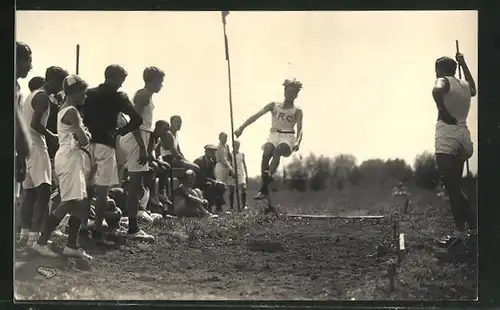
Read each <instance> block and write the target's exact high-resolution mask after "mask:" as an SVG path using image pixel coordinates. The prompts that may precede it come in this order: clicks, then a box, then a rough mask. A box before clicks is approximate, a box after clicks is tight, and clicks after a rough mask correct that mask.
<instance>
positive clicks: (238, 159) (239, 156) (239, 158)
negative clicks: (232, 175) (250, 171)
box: [233, 152, 246, 180]
mask: <svg viewBox="0 0 500 310" xmlns="http://www.w3.org/2000/svg"><path fill="white" fill-rule="evenodd" d="M243 158H245V154H244V153H241V152H238V153H236V154H235V155H234V156H233V163H236V170H237V173H238V180H245V178H246V174H245V168H244V167H243Z"/></svg>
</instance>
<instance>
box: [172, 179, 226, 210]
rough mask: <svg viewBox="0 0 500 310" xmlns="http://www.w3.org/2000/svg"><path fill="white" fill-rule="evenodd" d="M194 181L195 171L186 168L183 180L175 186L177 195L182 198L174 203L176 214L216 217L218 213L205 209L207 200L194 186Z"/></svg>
mask: <svg viewBox="0 0 500 310" xmlns="http://www.w3.org/2000/svg"><path fill="white" fill-rule="evenodd" d="M195 183H196V175H195V173H194V172H193V171H192V170H187V171H186V173H185V177H184V182H183V183H182V184H181V185H180V186H179V187H178V188H177V191H178V195H179V197H182V200H180V201H179V202H178V203H177V204H176V205H175V213H176V215H177V216H186V217H208V218H217V217H218V215H216V214H212V213H210V212H209V211H208V210H207V208H208V204H209V202H208V200H206V199H204V198H203V194H202V192H201V190H200V189H199V188H195V187H194V186H195Z"/></svg>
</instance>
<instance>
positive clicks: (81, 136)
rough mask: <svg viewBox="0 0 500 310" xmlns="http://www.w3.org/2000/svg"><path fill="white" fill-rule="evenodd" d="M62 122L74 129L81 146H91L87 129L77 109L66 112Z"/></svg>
mask: <svg viewBox="0 0 500 310" xmlns="http://www.w3.org/2000/svg"><path fill="white" fill-rule="evenodd" d="M61 121H62V122H63V124H66V125H68V126H71V128H72V129H73V133H74V134H75V136H76V139H77V140H78V143H80V145H81V146H86V145H87V144H89V141H90V140H89V137H88V136H87V134H86V132H85V129H84V128H83V124H82V122H81V121H80V115H78V112H77V111H76V109H69V110H68V111H66V113H64V115H63V117H62V119H61Z"/></svg>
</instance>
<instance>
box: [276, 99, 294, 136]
mask: <svg viewBox="0 0 500 310" xmlns="http://www.w3.org/2000/svg"><path fill="white" fill-rule="evenodd" d="M296 111H297V106H293V107H292V108H283V103H279V102H275V103H274V106H273V109H272V111H271V114H272V122H271V131H278V132H290V133H293V132H294V131H295V129H294V127H295V124H297V118H296V117H295V112H296Z"/></svg>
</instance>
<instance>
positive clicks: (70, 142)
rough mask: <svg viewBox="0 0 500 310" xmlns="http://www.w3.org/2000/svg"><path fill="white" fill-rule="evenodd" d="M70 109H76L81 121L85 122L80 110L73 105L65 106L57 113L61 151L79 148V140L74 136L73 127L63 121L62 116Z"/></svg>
mask: <svg viewBox="0 0 500 310" xmlns="http://www.w3.org/2000/svg"><path fill="white" fill-rule="evenodd" d="M70 109H74V110H75V112H76V114H77V115H78V118H80V122H83V121H82V118H81V116H80V114H79V113H78V110H77V109H76V108H75V107H73V106H67V107H64V108H62V109H61V110H60V111H59V113H57V134H58V135H59V150H61V151H65V150H67V151H69V150H73V149H78V148H79V146H78V141H77V140H76V139H75V137H74V136H73V134H74V130H73V127H72V126H70V125H66V124H64V123H63V122H62V118H63V117H64V115H65V114H66V112H68V111H69V110H70Z"/></svg>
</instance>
